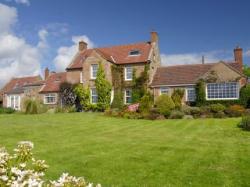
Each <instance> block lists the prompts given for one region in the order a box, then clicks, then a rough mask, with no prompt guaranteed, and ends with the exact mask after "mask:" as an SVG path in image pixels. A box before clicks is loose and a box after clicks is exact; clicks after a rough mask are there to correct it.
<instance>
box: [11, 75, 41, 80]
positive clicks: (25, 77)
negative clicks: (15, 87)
mask: <svg viewBox="0 0 250 187" xmlns="http://www.w3.org/2000/svg"><path fill="white" fill-rule="evenodd" d="M35 77H41V76H40V75H34V76H24V77H13V78H12V79H11V80H14V79H27V78H35Z"/></svg>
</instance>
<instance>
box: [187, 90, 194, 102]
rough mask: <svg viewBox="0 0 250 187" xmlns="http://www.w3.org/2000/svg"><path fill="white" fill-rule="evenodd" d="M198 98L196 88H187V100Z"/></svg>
mask: <svg viewBox="0 0 250 187" xmlns="http://www.w3.org/2000/svg"><path fill="white" fill-rule="evenodd" d="M195 100H196V93H195V88H187V89H186V101H191V102H192V101H195Z"/></svg>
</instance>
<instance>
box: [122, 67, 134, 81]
mask: <svg viewBox="0 0 250 187" xmlns="http://www.w3.org/2000/svg"><path fill="white" fill-rule="evenodd" d="M128 68H131V78H127V77H128ZM124 74H125V81H132V79H133V67H132V66H125V67H124Z"/></svg>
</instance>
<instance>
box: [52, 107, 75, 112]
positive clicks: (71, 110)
mask: <svg viewBox="0 0 250 187" xmlns="http://www.w3.org/2000/svg"><path fill="white" fill-rule="evenodd" d="M76 111H77V110H76V108H75V107H74V106H64V107H60V106H58V107H56V109H55V113H73V112H76Z"/></svg>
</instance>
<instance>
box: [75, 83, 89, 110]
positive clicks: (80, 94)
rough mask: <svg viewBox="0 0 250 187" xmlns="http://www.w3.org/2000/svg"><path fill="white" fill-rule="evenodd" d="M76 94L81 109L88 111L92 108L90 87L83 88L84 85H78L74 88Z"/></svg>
mask: <svg viewBox="0 0 250 187" xmlns="http://www.w3.org/2000/svg"><path fill="white" fill-rule="evenodd" d="M74 94H75V95H76V100H78V101H79V103H80V108H81V109H83V110H88V109H89V107H90V90H89V88H88V87H83V85H82V84H78V85H76V86H75V88H74Z"/></svg>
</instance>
